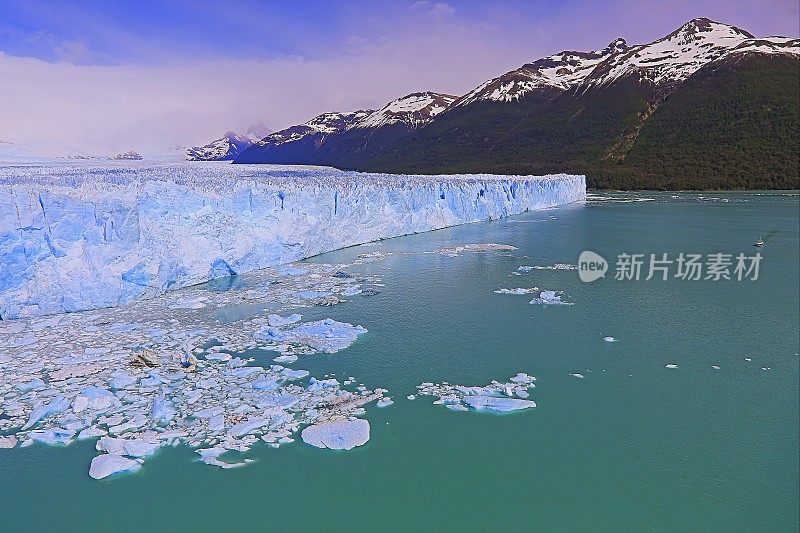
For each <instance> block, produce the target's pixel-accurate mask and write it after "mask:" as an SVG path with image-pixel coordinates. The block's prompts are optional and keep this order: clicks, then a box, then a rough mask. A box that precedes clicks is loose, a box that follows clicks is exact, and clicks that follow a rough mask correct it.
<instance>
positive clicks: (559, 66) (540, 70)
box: [453, 39, 628, 107]
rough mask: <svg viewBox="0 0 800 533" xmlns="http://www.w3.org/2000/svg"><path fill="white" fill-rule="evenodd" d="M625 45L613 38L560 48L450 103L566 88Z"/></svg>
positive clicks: (516, 97) (504, 99)
mask: <svg viewBox="0 0 800 533" xmlns="http://www.w3.org/2000/svg"><path fill="white" fill-rule="evenodd" d="M626 50H628V45H627V44H626V43H625V40H624V39H616V40H614V41H612V42H611V43H610V44H609V45H608V46H606V47H605V48H603V49H601V50H594V51H592V52H574V51H564V52H560V53H558V54H554V55H551V56H548V57H544V58H542V59H537V60H536V61H534V62H533V63H528V64H525V65H522V66H521V67H520V68H518V69H516V70H512V71H511V72H506V73H505V74H503V75H502V76H498V77H496V78H493V79H491V80H489V81H487V82H484V83H482V84H481V85H479V86H478V87H476V88H474V89H473V90H471V91H470V92H468V93H467V94H465V95H464V96H462V97H461V98H459V99H458V101H456V102H455V104H453V107H456V106H464V105H467V104H471V103H473V102H478V101H482V100H483V101H492V102H511V101H516V100H519V99H520V98H522V97H523V96H525V95H526V94H528V93H530V92H532V91H534V90H536V89H542V88H554V89H559V90H567V89H570V88H572V87H575V86H577V85H579V84H580V83H581V82H582V81H583V80H584V79H585V78H586V77H587V76H588V75H589V74H591V73H592V71H593V70H594V68H595V67H596V66H597V65H599V64H600V63H602V62H603V61H605V60H606V59H608V58H610V57H612V56H615V55H619V54H621V53H624V52H625V51H626Z"/></svg>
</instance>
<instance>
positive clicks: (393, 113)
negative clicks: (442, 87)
mask: <svg viewBox="0 0 800 533" xmlns="http://www.w3.org/2000/svg"><path fill="white" fill-rule="evenodd" d="M456 98H457V97H456V96H452V95H449V94H443V93H436V92H433V91H424V92H418V93H411V94H407V95H405V96H401V97H400V98H397V99H395V100H392V101H391V102H389V103H388V104H386V105H385V106H383V107H382V108H381V109H379V110H378V111H375V112H374V113H372V114H370V115H369V116H367V117H365V118H364V119H362V120H360V121H358V122H357V123H355V124H353V126H352V128H353V129H356V128H380V127H382V126H388V125H391V124H398V123H403V124H405V125H406V126H408V127H411V128H417V127H419V126H423V125H425V124H427V123H428V122H430V121H431V119H433V117H435V116H436V115H438V114H439V113H441V112H442V111H444V110H445V109H447V108H448V107H450V104H452V103H453V102H454V101H455V100H456Z"/></svg>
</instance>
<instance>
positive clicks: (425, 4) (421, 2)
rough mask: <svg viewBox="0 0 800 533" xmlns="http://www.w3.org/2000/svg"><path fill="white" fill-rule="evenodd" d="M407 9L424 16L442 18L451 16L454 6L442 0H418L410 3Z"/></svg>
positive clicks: (454, 10) (454, 9)
mask: <svg viewBox="0 0 800 533" xmlns="http://www.w3.org/2000/svg"><path fill="white" fill-rule="evenodd" d="M409 10H410V11H411V12H412V13H419V14H422V15H424V16H426V17H431V18H435V19H442V18H446V17H449V16H452V15H453V14H454V13H455V12H456V8H454V7H453V6H451V5H450V4H446V3H444V2H429V1H428V0H418V1H416V2H414V3H413V4H411V6H410V7H409Z"/></svg>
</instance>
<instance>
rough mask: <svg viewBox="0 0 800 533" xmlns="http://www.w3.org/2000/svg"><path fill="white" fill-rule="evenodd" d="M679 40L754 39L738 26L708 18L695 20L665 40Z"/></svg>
mask: <svg viewBox="0 0 800 533" xmlns="http://www.w3.org/2000/svg"><path fill="white" fill-rule="evenodd" d="M675 38H679V39H681V40H682V41H683V42H690V41H697V40H701V39H712V40H715V41H716V40H719V39H752V38H753V35H752V34H750V33H748V32H746V31H744V30H743V29H741V28H737V27H736V26H731V25H730V24H723V23H722V22H716V21H713V20H711V19H709V18H706V17H698V18H694V19H692V20H690V21H688V22H686V23H685V24H683V25H682V26H681V27H680V28H678V29H677V30H675V31H673V32H672V33H670V34H669V35H667V37H665V39H667V40H670V39H675Z"/></svg>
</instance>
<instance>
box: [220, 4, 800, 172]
mask: <svg viewBox="0 0 800 533" xmlns="http://www.w3.org/2000/svg"><path fill="white" fill-rule="evenodd" d="M759 73H760V76H759ZM798 73H800V40H798V39H795V38H789V37H754V36H753V35H752V34H750V33H749V32H747V31H745V30H742V29H740V28H737V27H735V26H730V25H727V24H722V23H719V22H714V21H712V20H710V19H707V18H696V19H693V20H691V21H688V22H687V23H685V24H683V25H681V26H680V27H679V28H677V29H676V30H674V31H672V32H671V33H669V34H668V35H666V36H664V37H661V38H659V39H656V40H654V41H651V42H649V43H645V44H638V45H628V43H627V42H626V41H625V40H624V39H622V38H617V39H615V40H613V41H612V42H611V43H609V44H608V45H607V46H605V47H604V48H601V49H597V50H593V51H589V52H580V51H562V52H559V53H557V54H553V55H550V56H547V57H544V58H540V59H537V60H535V61H532V62H529V63H526V64H524V65H522V66H521V67H519V68H517V69H514V70H512V71H509V72H507V73H505V74H502V75H501V76H497V77H495V78H492V79H490V80H488V81H486V82H484V83H482V84H481V85H479V86H477V87H475V88H474V89H473V90H471V91H468V92H467V93H466V94H464V95H462V96H460V97H454V96H450V95H442V94H440V93H433V92H430V91H426V92H420V93H412V94H411V95H407V96H404V97H402V98H399V99H396V100H393V101H392V102H390V103H389V104H387V105H386V106H384V107H383V108H381V109H380V110H378V111H373V112H372V113H370V114H369V115H367V116H365V117H363V118H361V119H360V120H355V121H353V122H352V123H351V124H349V125H348V126H346V127H344V128H342V129H340V130H337V131H334V132H331V133H329V134H327V135H326V136H325V139H324V142H321V143H316V144H313V145H310V144H308V143H306V144H305V145H303V146H302V147H301V146H300V145H296V146H295V147H292V142H289V143H284V144H283V145H280V146H278V145H274V146H268V144H269V143H267V145H254V146H252V147H250V148H247V149H245V150H244V152H243V153H242V154H241V155H240V156H239V157H238V158H237V159H236V160H235V161H234V162H236V163H259V162H260V163H297V164H316V165H329V166H334V167H337V168H342V169H347V170H363V171H374V172H393V173H411V172H414V173H425V174H426V173H439V172H490V173H508V172H511V171H513V172H515V173H543V172H544V173H546V172H555V171H565V172H577V171H580V172H584V173H586V174H587V178H588V182H589V184H590V185H592V186H598V187H619V186H630V187H636V188H643V187H644V188H674V187H678V186H680V187H684V188H705V187H709V186H711V187H721V188H725V187H732V188H741V187H766V188H774V187H789V188H798V187H800V176H799V175H798V170H797V167H798V166H800V148H794V149H792V148H791V146H792V145H794V146H797V145H800V134H799V133H798V127H797V123H798V122H800V111H798V105H797V101H798V97H797V94H798V92H794V93H793V92H792V91H794V88H795V87H797V86H798V83H797V78H800V76H798ZM759 77H760V78H761V79H759ZM701 78H702V80H705V81H703V83H699V81H702V80H701ZM690 80H691V83H689V81H690ZM712 85H713V86H717V87H718V88H719V90H720V91H722V93H721V94H724V95H725V99H726V100H725V101H720V100H719V99H718V98H714V97H713V96H712V95H710V94H708V93H707V87H709V86H712ZM692 92H694V95H695V96H696V97H697V98H698V99H699V100H703V101H707V102H709V103H713V105H714V107H713V110H714V112H713V113H708V112H706V111H704V110H702V109H697V106H696V105H695V104H694V103H693V102H692ZM792 94H794V96H792ZM674 95H679V96H680V97H679V98H678V100H677V101H678V102H680V103H681V106H682V107H678V106H677V105H676V104H669V105H668V103H669V100H670V98H672V97H673V96H674ZM744 95H746V97H745V96H744ZM436 98H438V100H436ZM410 102H416V103H417V107H416V108H415V107H413V106H411V113H410V115H409V116H408V117H403V113H402V109H403V105H404V104H405V103H410ZM433 102H435V112H433V113H427V114H425V113H421V112H420V109H421V108H423V107H425V106H424V105H422V103H424V104H425V105H428V106H431V105H434V104H433ZM687 108H692V109H695V112H696V113H697V114H698V116H701V117H703V120H704V121H705V122H703V123H697V122H696V121H691V120H690V119H689V118H688V117H687V116H686V114H685V110H686V109H687ZM395 111H397V113H395ZM415 113H416V115H415ZM667 115H671V116H672V118H671V119H670V117H668V116H667ZM398 116H400V117H402V118H401V119H399V120H394V119H396V118H397V117H398ZM678 117H683V118H681V120H684V121H686V124H687V126H686V127H687V128H689V129H687V136H686V138H687V139H692V143H693V146H687V145H686V143H685V142H684V139H682V138H680V137H679V136H678V137H676V136H675V133H674V132H675V130H674V128H673V126H672V125H671V124H672V122H674V120H675V119H676V118H678ZM718 126H719V127H718ZM661 127H663V128H667V130H665V131H664V132H662V133H664V134H667V133H668V134H669V135H671V136H672V137H671V138H672V139H673V141H672V142H673V144H674V148H675V149H674V150H672V151H670V150H664V149H663V147H662V146H657V145H656V144H654V143H653V136H654V135H659V134H660V133H659V130H658V128H661ZM290 129H291V128H288V129H287V130H290ZM287 130H282V132H284V131H287ZM723 130H724V131H723ZM702 131H709V132H715V133H714V135H715V136H713V137H711V138H710V139H707V140H703V138H702V135H701V134H699V133H697V132H702ZM282 132H277V133H276V134H272V135H279V134H281V133H282ZM642 135H644V136H642ZM267 139H269V137H267V138H266V139H265V140H267ZM640 139H642V140H640ZM740 139H748V140H749V141H748V142H750V143H752V144H751V145H748V144H746V143H744V141H742V142H740ZM723 140H724V142H725V143H727V144H726V145H719V146H718V145H715V144H714V143H721V142H723ZM637 143H638V145H637ZM648 143H649V144H648ZM642 145H645V146H647V145H649V146H650V147H651V149H652V150H653V151H654V153H658V154H660V157H662V158H666V160H667V162H669V161H670V158H675V159H676V160H675V161H674V168H675V169H678V168H680V169H682V172H685V173H689V174H690V175H689V176H688V177H686V178H685V179H684V178H680V177H679V176H676V175H674V173H673V172H672V171H669V170H668V169H667V168H666V167H665V166H664V165H663V164H660V163H659V164H655V167H652V161H651V167H647V166H645V165H643V164H642V163H641V162H642V161H645V160H648V158H647V157H645V156H644V155H643V153H642ZM731 145H738V150H739V153H734V152H733V151H731V150H730V149H729V148H730V146H731ZM753 146H758V147H760V148H761V150H763V152H762V153H758V152H756V151H754V150H753V149H751V148H752V147H753ZM715 150H716V152H718V153H719V154H722V153H725V154H727V156H726V157H727V158H728V159H729V160H731V161H733V160H735V161H737V164H738V165H739V166H738V167H735V168H734V167H731V166H730V165H727V164H726V162H725V161H723V160H722V159H721V156H720V158H719V159H716V160H715V158H714V156H713V153H714V151H715ZM742 154H745V155H747V157H742ZM708 158H711V159H710V161H711V163H709V164H705V163H703V164H699V163H698V166H697V169H698V170H697V172H694V171H693V167H692V165H691V164H690V163H691V161H692V160H697V161H700V160H702V161H706V160H707V159H708ZM770 158H774V159H775V161H770V160H769V159H770ZM712 163H713V164H712ZM652 168H662V169H664V170H663V171H664V175H663V176H661V178H659V176H657V175H656V174H654V172H653V171H652ZM715 171H716V172H720V173H721V174H720V176H714V175H713V173H714V172H715ZM693 172H694V173H695V174H696V175H694V176H692V175H691V174H692V173H693ZM748 173H749V174H750V177H749V178H747V177H746V176H745V175H746V174H748Z"/></svg>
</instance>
